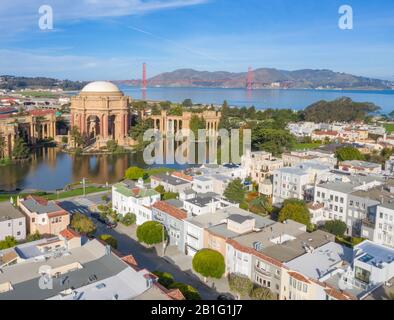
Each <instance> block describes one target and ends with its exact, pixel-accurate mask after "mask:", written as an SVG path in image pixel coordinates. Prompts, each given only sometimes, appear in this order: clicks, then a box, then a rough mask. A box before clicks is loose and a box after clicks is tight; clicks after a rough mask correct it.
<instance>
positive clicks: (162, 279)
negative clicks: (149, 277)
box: [152, 271, 174, 289]
mask: <svg viewBox="0 0 394 320" xmlns="http://www.w3.org/2000/svg"><path fill="white" fill-rule="evenodd" d="M152 273H153V274H154V275H156V276H158V277H159V280H158V281H159V283H160V284H161V285H162V286H163V287H166V288H167V289H168V288H169V287H170V285H172V284H173V283H174V277H173V276H172V274H171V273H168V272H161V271H154V272H152Z"/></svg>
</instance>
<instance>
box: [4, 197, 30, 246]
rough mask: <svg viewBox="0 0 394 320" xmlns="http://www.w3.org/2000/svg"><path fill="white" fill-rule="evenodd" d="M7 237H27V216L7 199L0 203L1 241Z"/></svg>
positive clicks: (19, 238) (20, 238)
mask: <svg viewBox="0 0 394 320" xmlns="http://www.w3.org/2000/svg"><path fill="white" fill-rule="evenodd" d="M6 237H14V238H15V239H16V240H23V239H25V238H26V217H25V216H24V215H23V214H22V213H21V212H20V211H19V210H18V209H17V208H16V207H14V206H13V204H12V203H11V202H7V201H5V202H1V203H0V241H2V240H4V239H5V238H6Z"/></svg>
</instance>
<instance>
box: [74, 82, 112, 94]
mask: <svg viewBox="0 0 394 320" xmlns="http://www.w3.org/2000/svg"><path fill="white" fill-rule="evenodd" d="M81 92H120V90H119V88H118V87H117V86H116V85H115V84H113V83H112V82H108V81H95V82H91V83H89V84H88V85H86V86H85V87H84V88H83V89H82V91H81Z"/></svg>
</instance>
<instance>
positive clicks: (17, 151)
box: [12, 137, 29, 160]
mask: <svg viewBox="0 0 394 320" xmlns="http://www.w3.org/2000/svg"><path fill="white" fill-rule="evenodd" d="M12 156H13V157H14V159H16V160H22V159H27V158H28V157H29V148H28V147H27V145H26V142H25V141H24V140H23V139H22V138H21V137H18V138H16V140H15V144H14V149H13V150H12Z"/></svg>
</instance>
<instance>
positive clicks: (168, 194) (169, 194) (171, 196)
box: [162, 192, 179, 201]
mask: <svg viewBox="0 0 394 320" xmlns="http://www.w3.org/2000/svg"><path fill="white" fill-rule="evenodd" d="M178 196H179V194H178V193H175V192H164V193H163V195H162V198H163V200H164V201H166V200H171V199H177V198H178Z"/></svg>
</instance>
